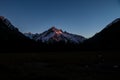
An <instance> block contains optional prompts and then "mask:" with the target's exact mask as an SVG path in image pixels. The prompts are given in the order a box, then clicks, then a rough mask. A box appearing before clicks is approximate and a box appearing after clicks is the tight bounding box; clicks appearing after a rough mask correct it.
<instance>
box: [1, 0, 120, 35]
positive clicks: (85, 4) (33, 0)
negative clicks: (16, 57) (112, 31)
mask: <svg viewBox="0 0 120 80" xmlns="http://www.w3.org/2000/svg"><path fill="white" fill-rule="evenodd" d="M0 15H2V16H5V17H7V18H8V19H9V20H10V21H11V22H12V23H13V24H14V25H15V26H16V27H18V28H19V29H20V31H22V32H33V33H36V32H37V33H41V32H43V31H45V30H47V29H49V28H50V27H52V26H56V27H57V28H60V29H63V30H66V31H68V32H71V33H74V34H79V35H83V36H85V37H91V36H92V35H94V34H95V33H96V32H99V31H100V30H102V29H103V28H104V27H105V26H106V25H107V24H108V23H110V22H111V21H113V20H114V19H116V18H118V17H120V0H0Z"/></svg>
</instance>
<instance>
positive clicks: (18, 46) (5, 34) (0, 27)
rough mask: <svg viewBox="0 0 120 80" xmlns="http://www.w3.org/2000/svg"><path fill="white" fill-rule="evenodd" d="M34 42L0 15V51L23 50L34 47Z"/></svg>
mask: <svg viewBox="0 0 120 80" xmlns="http://www.w3.org/2000/svg"><path fill="white" fill-rule="evenodd" d="M35 45H36V43H35V42H34V41H33V40H30V39H29V38H27V37H26V36H24V34H22V33H21V32H20V31H19V30H18V29H17V28H16V27H14V26H13V25H12V23H11V22H10V21H9V20H8V19H6V18H4V17H3V16H0V47H1V49H0V51H8V52H9V51H18V52H20V51H22V50H23V51H24V50H27V48H34V46H35Z"/></svg>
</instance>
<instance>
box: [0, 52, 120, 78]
mask: <svg viewBox="0 0 120 80" xmlns="http://www.w3.org/2000/svg"><path fill="white" fill-rule="evenodd" d="M119 76H120V52H101V51H98V52H69V53H68V52H58V53H56V52H48V53H44V52H41V53H1V54H0V78H1V80H3V79H4V80H5V79H7V80H10V79H16V80H116V79H118V80H119V79H120V77H119Z"/></svg>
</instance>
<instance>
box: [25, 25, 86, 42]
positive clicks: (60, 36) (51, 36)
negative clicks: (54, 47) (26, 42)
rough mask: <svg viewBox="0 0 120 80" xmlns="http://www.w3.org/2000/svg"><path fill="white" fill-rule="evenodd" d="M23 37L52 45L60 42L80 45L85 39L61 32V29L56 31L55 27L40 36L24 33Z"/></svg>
mask: <svg viewBox="0 0 120 80" xmlns="http://www.w3.org/2000/svg"><path fill="white" fill-rule="evenodd" d="M25 36H27V37H29V38H30V39H34V40H36V41H42V42H43V43H46V42H47V43H49V42H50V43H51V42H52V43H53V42H61V41H62V42H65V43H67V42H69V43H82V42H83V41H84V40H85V39H86V38H84V37H83V36H79V35H75V34H71V33H68V32H66V31H65V32H63V31H62V30H61V29H57V28H55V27H52V28H50V29H49V30H47V31H45V32H43V33H41V34H32V33H25Z"/></svg>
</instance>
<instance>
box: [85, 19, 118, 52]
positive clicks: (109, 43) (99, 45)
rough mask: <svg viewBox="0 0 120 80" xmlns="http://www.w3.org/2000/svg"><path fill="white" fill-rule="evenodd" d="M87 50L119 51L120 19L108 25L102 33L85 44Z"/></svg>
mask: <svg viewBox="0 0 120 80" xmlns="http://www.w3.org/2000/svg"><path fill="white" fill-rule="evenodd" d="M83 46H84V49H87V50H107V51H108V50H110V51H111V50H119V49H120V47H119V46H120V18H118V19H116V20H114V21H113V22H111V23H110V24H109V25H107V26H106V27H105V28H104V29H103V30H102V31H100V32H99V33H97V34H95V35H94V36H93V37H91V38H90V39H88V40H86V41H85V42H84V45H83Z"/></svg>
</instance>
